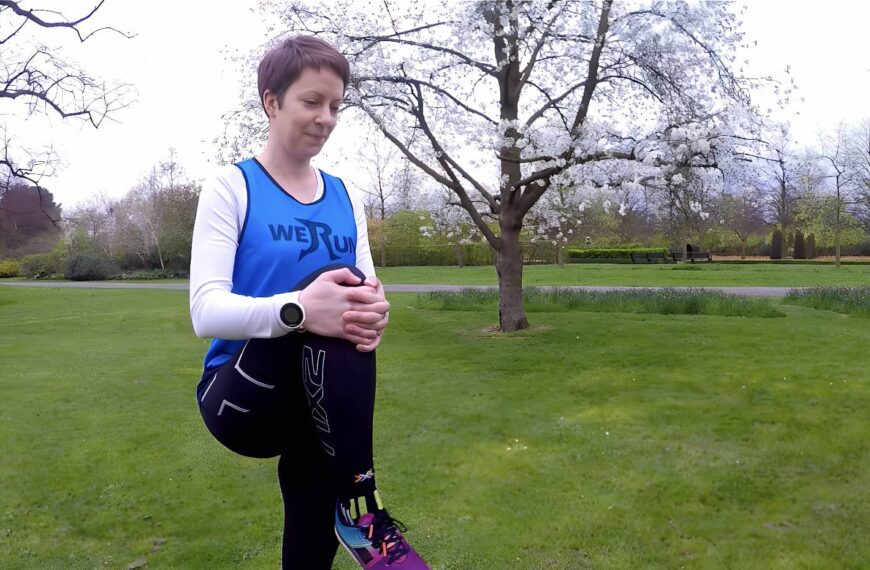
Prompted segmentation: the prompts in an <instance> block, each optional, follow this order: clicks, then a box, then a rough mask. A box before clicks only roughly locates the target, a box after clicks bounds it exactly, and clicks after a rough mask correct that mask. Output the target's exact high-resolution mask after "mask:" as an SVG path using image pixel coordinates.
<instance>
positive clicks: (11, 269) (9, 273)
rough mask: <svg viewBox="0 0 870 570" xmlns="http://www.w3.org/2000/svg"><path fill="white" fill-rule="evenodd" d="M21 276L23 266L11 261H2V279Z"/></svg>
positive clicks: (0, 272)
mask: <svg viewBox="0 0 870 570" xmlns="http://www.w3.org/2000/svg"><path fill="white" fill-rule="evenodd" d="M19 275H21V264H20V263H18V262H17V261H13V260H11V259H9V260H6V261H0V277H18V276H19Z"/></svg>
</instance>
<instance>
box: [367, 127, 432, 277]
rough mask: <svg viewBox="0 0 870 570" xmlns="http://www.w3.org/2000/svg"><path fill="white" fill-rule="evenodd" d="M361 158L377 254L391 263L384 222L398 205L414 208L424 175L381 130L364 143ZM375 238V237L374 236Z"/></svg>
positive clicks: (404, 207)
mask: <svg viewBox="0 0 870 570" xmlns="http://www.w3.org/2000/svg"><path fill="white" fill-rule="evenodd" d="M360 149H361V151H360V153H359V161H360V164H361V165H362V168H363V170H364V172H365V173H366V174H367V175H368V180H367V181H361V182H358V184H362V190H363V192H364V193H365V199H364V205H365V209H366V217H367V218H368V219H369V230H370V236H369V237H370V240H369V241H370V242H371V245H372V249H373V252H372V253H373V254H375V253H377V254H378V255H379V257H380V265H381V267H385V266H386V265H387V247H386V245H387V241H386V233H385V232H384V231H383V230H384V227H383V226H384V223H385V220H386V219H387V217H388V215H389V214H391V213H392V212H394V211H395V210H397V209H403V210H412V209H414V202H415V200H414V194H415V192H416V191H417V190H418V189H419V187H420V176H419V174H418V173H417V172H416V171H415V170H414V169H413V168H412V165H411V164H410V163H409V162H408V160H407V159H406V158H405V157H404V156H400V155H399V152H398V150H397V149H396V147H395V146H393V145H392V144H391V143H390V142H389V141H387V140H386V139H385V138H384V137H383V135H381V134H380V133H370V135H369V137H368V138H367V139H366V142H365V143H364V144H362V145H360ZM372 238H374V239H372Z"/></svg>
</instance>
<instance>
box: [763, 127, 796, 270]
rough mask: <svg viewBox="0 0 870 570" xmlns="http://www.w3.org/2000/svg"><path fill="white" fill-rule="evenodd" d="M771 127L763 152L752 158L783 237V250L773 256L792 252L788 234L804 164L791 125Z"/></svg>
mask: <svg viewBox="0 0 870 570" xmlns="http://www.w3.org/2000/svg"><path fill="white" fill-rule="evenodd" d="M770 131H771V132H769V133H768V134H767V135H766V139H767V142H766V143H765V144H764V145H763V146H762V147H761V151H762V152H761V153H760V154H758V155H753V156H752V158H754V159H755V160H756V165H757V168H756V172H757V174H758V180H757V182H756V184H757V185H756V189H757V190H758V191H759V192H761V194H762V195H763V196H764V197H765V202H766V206H767V212H768V215H769V216H770V219H771V221H772V222H773V223H774V224H775V225H776V226H777V227H778V228H779V232H780V235H781V236H782V238H783V239H781V240H780V241H779V242H778V243H779V244H780V247H781V248H782V249H781V251H779V252H775V253H774V252H771V259H784V258H785V257H787V256H788V250H787V240H786V239H785V236H786V235H787V234H788V231H789V229H790V228H791V227H792V226H793V225H794V221H795V207H796V203H797V200H798V197H799V196H800V186H799V185H798V180H797V178H798V175H797V174H796V170H797V169H799V168H800V167H801V165H799V164H798V162H799V161H798V159H797V157H796V155H795V152H794V150H793V146H794V145H793V143H792V141H791V137H790V135H789V130H788V126H787V125H777V126H775V127H774V128H772V129H770ZM804 181H805V182H806V181H807V180H804ZM774 256H775V257H774Z"/></svg>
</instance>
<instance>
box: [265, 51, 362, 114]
mask: <svg viewBox="0 0 870 570" xmlns="http://www.w3.org/2000/svg"><path fill="white" fill-rule="evenodd" d="M306 67H312V68H314V69H318V70H319V69H320V68H321V67H326V68H327V69H331V70H332V71H334V72H335V73H336V74H337V75H338V76H339V77H341V80H342V82H344V86H345V88H346V87H347V84H348V83H350V64H349V63H348V62H347V59H346V58H345V57H344V56H343V55H341V52H339V51H338V50H337V49H335V47H333V46H332V45H330V44H328V43H327V42H325V41H324V40H322V39H320V38H318V37H315V36H293V37H292V38H288V39H286V40H284V41H283V42H281V45H279V46H277V47H274V48H272V49H270V50H269V51H268V52H266V55H264V56H263V59H262V60H260V67H259V69H258V70H257V89H258V90H259V91H260V104H261V105H262V104H263V95H265V94H266V91H271V92H272V93H274V94H275V96H276V97H278V106H279V107H280V106H281V99H282V98H283V97H284V93H285V92H286V91H287V88H288V87H290V84H291V83H293V82H294V81H296V79H298V78H299V76H300V75H301V74H302V71H303V70H304V69H305V68H306ZM263 110H265V107H264V109H263Z"/></svg>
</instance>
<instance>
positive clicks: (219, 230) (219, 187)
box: [190, 165, 375, 340]
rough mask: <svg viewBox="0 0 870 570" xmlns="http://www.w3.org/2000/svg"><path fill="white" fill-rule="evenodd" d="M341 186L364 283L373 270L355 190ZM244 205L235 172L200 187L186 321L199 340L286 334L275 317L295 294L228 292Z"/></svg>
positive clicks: (241, 181) (222, 173)
mask: <svg viewBox="0 0 870 570" xmlns="http://www.w3.org/2000/svg"><path fill="white" fill-rule="evenodd" d="M317 174H318V176H317V190H316V193H315V196H314V200H317V199H319V198H320V196H322V195H323V178H322V176H320V173H319V172H318V173H317ZM345 186H346V187H347V190H348V195H349V196H350V201H351V205H352V207H353V213H354V221H355V222H356V230H357V242H356V266H357V268H358V269H359V270H360V271H362V272H363V273H364V274H365V275H366V276H367V277H373V276H374V275H375V267H374V263H373V262H372V254H371V250H370V248H369V239H368V227H367V225H366V217H365V210H364V208H363V204H362V200H361V198H360V196H359V194H358V193H357V192H356V191H355V190H354V189H352V188H351V187H348V186H347V185H346V184H345ZM247 205H248V193H247V189H246V187H245V178H244V175H243V174H242V171H241V170H240V169H239V168H238V167H236V166H233V165H228V166H224V167H221V168H220V169H219V170H218V171H217V172H216V173H215V174H214V175H213V176H211V177H210V178H208V179H207V180H206V182H205V183H204V185H203V188H202V192H201V193H200V197H199V205H198V206H197V210H196V222H195V224H194V227H193V244H192V248H191V258H190V318H191V321H193V330H194V332H196V335H197V336H199V337H202V338H223V339H227V340H234V339H248V338H273V337H277V336H281V335H284V334H286V333H287V332H288V331H289V329H288V328H287V327H286V326H285V325H284V323H283V322H282V321H281V319H280V316H279V314H280V311H281V307H283V306H284V305H285V304H286V303H288V302H290V301H296V299H297V298H298V292H293V293H279V294H277V295H273V296H271V297H247V296H244V295H238V294H235V293H233V292H232V289H233V268H234V266H235V260H236V248H237V247H238V245H239V234H240V232H241V231H242V227H244V223H245V212H246V211H247Z"/></svg>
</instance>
